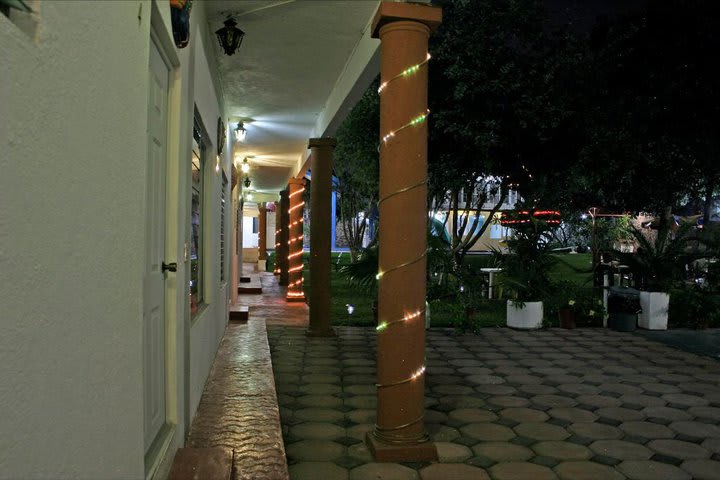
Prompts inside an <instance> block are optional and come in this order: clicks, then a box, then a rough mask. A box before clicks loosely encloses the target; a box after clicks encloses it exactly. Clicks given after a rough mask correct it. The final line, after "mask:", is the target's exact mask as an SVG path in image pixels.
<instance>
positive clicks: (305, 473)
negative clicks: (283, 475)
mask: <svg viewBox="0 0 720 480" xmlns="http://www.w3.org/2000/svg"><path fill="white" fill-rule="evenodd" d="M288 469H289V471H290V477H291V478H292V479H293V480H316V479H318V478H332V479H337V480H347V478H348V471H347V470H345V469H344V468H342V467H339V466H337V465H335V464H334V463H330V462H301V463H296V464H294V465H290V467H289V468H288Z"/></svg>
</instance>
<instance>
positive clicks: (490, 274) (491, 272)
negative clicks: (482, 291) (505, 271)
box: [480, 268, 502, 298]
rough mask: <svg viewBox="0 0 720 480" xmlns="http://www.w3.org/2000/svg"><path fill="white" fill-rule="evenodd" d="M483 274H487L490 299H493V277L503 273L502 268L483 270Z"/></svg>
mask: <svg viewBox="0 0 720 480" xmlns="http://www.w3.org/2000/svg"><path fill="white" fill-rule="evenodd" d="M480 271H481V272H482V273H483V274H487V275H488V277H489V279H488V298H493V285H494V284H495V282H494V279H493V277H494V276H495V274H496V273H497V272H501V271H502V268H481V269H480Z"/></svg>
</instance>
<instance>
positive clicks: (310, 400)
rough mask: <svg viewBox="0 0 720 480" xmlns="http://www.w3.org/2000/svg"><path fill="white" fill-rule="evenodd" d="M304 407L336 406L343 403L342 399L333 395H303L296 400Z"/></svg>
mask: <svg viewBox="0 0 720 480" xmlns="http://www.w3.org/2000/svg"><path fill="white" fill-rule="evenodd" d="M296 402H297V404H298V405H300V406H302V407H316V408H336V407H341V406H342V404H343V401H342V399H340V398H338V397H334V396H332V395H303V396H302V397H298V398H297V400H296Z"/></svg>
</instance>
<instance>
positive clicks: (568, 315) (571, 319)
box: [558, 308, 575, 329]
mask: <svg viewBox="0 0 720 480" xmlns="http://www.w3.org/2000/svg"><path fill="white" fill-rule="evenodd" d="M558 317H559V318H560V328H567V329H573V328H575V311H574V310H573V309H571V308H561V309H560V310H558Z"/></svg>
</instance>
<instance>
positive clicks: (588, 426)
mask: <svg viewBox="0 0 720 480" xmlns="http://www.w3.org/2000/svg"><path fill="white" fill-rule="evenodd" d="M568 430H570V431H571V432H572V433H574V434H575V435H579V436H581V437H587V438H590V439H592V440H615V439H618V438H620V437H622V432H621V431H620V430H618V429H617V428H615V427H611V426H610V425H603V424H602V423H573V424H572V425H570V426H569V427H568Z"/></svg>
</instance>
